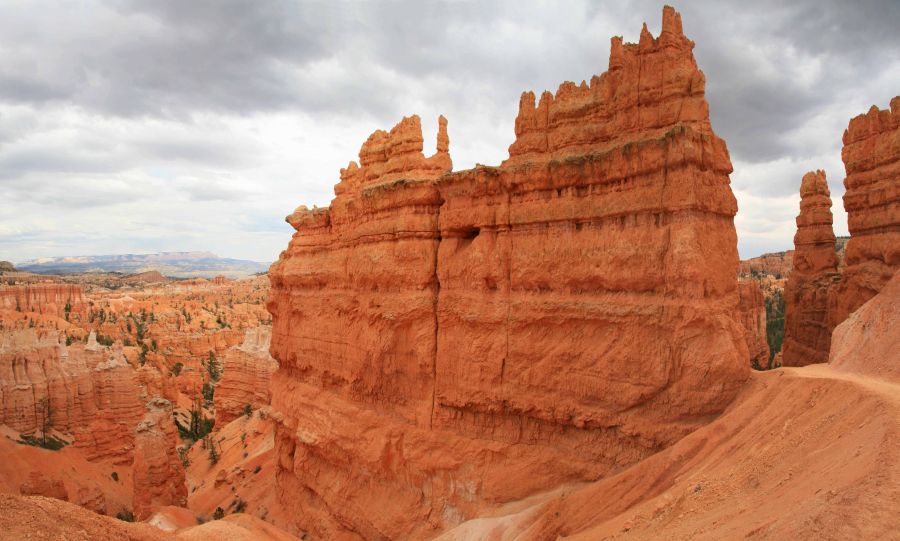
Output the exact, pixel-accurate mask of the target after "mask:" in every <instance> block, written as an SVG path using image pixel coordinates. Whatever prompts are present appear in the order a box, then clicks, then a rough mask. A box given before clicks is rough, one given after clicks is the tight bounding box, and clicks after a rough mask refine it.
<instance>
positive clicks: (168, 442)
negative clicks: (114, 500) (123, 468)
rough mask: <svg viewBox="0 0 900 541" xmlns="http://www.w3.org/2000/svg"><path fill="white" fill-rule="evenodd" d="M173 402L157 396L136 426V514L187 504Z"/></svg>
mask: <svg viewBox="0 0 900 541" xmlns="http://www.w3.org/2000/svg"><path fill="white" fill-rule="evenodd" d="M172 411H173V407H172V404H171V402H169V401H168V400H165V399H163V398H159V397H155V398H153V399H151V400H150V401H149V402H148V403H147V414H146V415H145V416H144V419H143V420H142V421H141V422H140V423H139V424H138V425H137V428H136V429H135V450H134V469H133V472H134V498H133V502H134V516H135V517H136V518H137V519H138V520H144V519H145V518H147V517H149V516H150V515H151V514H152V512H153V511H154V510H156V509H157V508H159V507H161V506H166V505H175V506H182V507H183V506H185V505H187V486H186V485H185V482H184V468H183V467H182V465H181V459H180V458H179V456H178V453H177V452H176V451H175V446H176V445H177V443H178V431H177V430H176V429H175V423H174V421H173V420H172Z"/></svg>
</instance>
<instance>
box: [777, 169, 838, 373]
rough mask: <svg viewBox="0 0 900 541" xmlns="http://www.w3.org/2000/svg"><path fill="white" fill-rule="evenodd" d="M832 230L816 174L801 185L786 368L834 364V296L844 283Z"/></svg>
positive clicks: (787, 302)
mask: <svg viewBox="0 0 900 541" xmlns="http://www.w3.org/2000/svg"><path fill="white" fill-rule="evenodd" d="M831 224H832V215H831V192H830V191H829V190H828V182H827V181H826V179H825V172H824V171H821V170H819V171H811V172H809V173H807V174H805V175H804V176H803V180H802V182H801V184H800V214H799V215H798V216H797V234H796V235H794V261H793V267H794V268H793V270H792V272H791V275H790V277H789V278H788V280H787V283H786V284H785V288H784V310H785V326H784V348H783V349H782V358H783V363H784V366H804V365H807V364H812V363H824V362H828V351H829V349H830V348H831V331H832V327H831V326H830V324H829V320H828V296H829V292H830V291H831V290H832V289H833V288H834V286H835V284H836V283H837V282H838V280H840V275H839V273H838V258H837V255H836V253H835V237H834V231H833V230H832V226H831Z"/></svg>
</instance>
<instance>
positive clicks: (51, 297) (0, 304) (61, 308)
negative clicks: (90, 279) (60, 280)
mask: <svg viewBox="0 0 900 541" xmlns="http://www.w3.org/2000/svg"><path fill="white" fill-rule="evenodd" d="M0 310H19V311H21V312H38V313H40V314H49V315H55V316H57V317H65V316H66V314H67V313H69V312H71V313H77V314H84V313H86V312H87V301H86V300H85V297H84V290H83V289H82V288H81V286H80V285H74V284H41V283H37V284H26V285H12V286H5V285H0Z"/></svg>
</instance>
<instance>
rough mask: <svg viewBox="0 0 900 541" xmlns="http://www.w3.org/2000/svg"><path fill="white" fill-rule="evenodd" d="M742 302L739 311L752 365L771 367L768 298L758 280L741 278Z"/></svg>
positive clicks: (739, 289) (762, 367) (739, 291)
mask: <svg viewBox="0 0 900 541" xmlns="http://www.w3.org/2000/svg"><path fill="white" fill-rule="evenodd" d="M738 293H739V294H740V304H739V305H738V313H739V315H740V320H741V323H742V324H743V326H744V333H745V339H746V341H747V349H748V350H749V351H750V366H752V367H754V368H756V369H757V370H759V369H765V368H768V367H769V343H768V342H767V341H766V299H765V296H764V295H763V291H762V289H761V288H760V287H759V283H758V282H757V281H756V280H739V281H738Z"/></svg>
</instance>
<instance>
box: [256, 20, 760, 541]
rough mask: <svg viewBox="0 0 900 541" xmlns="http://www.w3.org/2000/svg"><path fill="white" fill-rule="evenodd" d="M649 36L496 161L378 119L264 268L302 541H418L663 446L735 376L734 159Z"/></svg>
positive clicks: (281, 456) (730, 392)
mask: <svg viewBox="0 0 900 541" xmlns="http://www.w3.org/2000/svg"><path fill="white" fill-rule="evenodd" d="M692 49H693V42H691V41H690V40H688V39H687V38H686V37H684V35H683V34H682V32H681V21H680V16H679V15H678V14H677V13H675V11H674V10H672V9H671V8H665V9H664V11H663V31H662V34H661V35H660V37H659V38H656V39H654V38H653V37H652V36H651V35H650V34H649V32H647V30H646V28H645V29H644V31H643V32H642V35H641V41H640V44H637V45H632V44H623V43H622V41H621V39H620V38H614V39H613V40H612V51H611V54H610V71H609V72H608V73H605V74H604V75H602V76H599V77H594V78H593V79H592V81H591V84H590V85H588V84H586V83H582V85H580V86H577V85H574V84H572V83H564V84H563V85H561V86H560V88H559V90H558V91H557V93H556V95H551V94H550V93H545V94H544V95H543V96H542V98H541V100H540V103H539V104H538V105H537V106H535V104H534V95H533V94H531V93H526V94H524V95H523V97H522V100H521V102H520V112H519V116H518V118H517V120H516V136H517V137H516V141H515V142H514V143H513V144H512V146H511V147H510V158H509V159H508V160H506V161H505V162H504V163H503V165H502V166H500V167H477V168H476V169H473V170H469V171H462V172H458V173H452V174H448V171H449V169H450V157H449V154H447V148H448V139H447V137H446V127H445V126H446V124H445V122H444V121H443V120H442V121H441V129H440V133H439V137H438V148H437V151H438V152H437V154H436V155H435V156H433V157H431V158H426V157H424V155H422V153H421V149H422V138H421V130H420V129H419V126H418V124H419V121H418V118H417V117H411V118H407V119H404V120H403V121H402V122H401V123H400V124H398V126H397V127H395V128H394V129H393V130H391V132H390V134H387V133H385V132H376V133H375V134H373V135H372V137H370V138H369V140H368V141H367V142H366V143H365V144H364V145H363V147H362V149H361V151H360V164H361V165H360V166H357V165H356V164H355V163H352V162H351V164H350V166H349V167H348V168H347V169H344V170H342V171H341V182H340V184H338V185H337V186H336V187H335V194H336V198H335V199H334V200H333V202H332V204H331V206H330V207H329V208H327V209H313V210H308V209H306V208H305V207H299V208H298V209H297V210H296V211H295V212H294V213H293V214H292V215H291V216H289V217H288V218H287V221H288V222H289V223H290V224H291V225H292V226H294V228H295V229H297V232H296V233H295V234H294V237H293V239H292V240H291V243H290V246H289V247H288V250H286V251H285V252H283V253H282V255H281V257H280V259H279V261H278V262H276V263H275V264H274V265H273V266H272V269H271V271H270V277H271V280H272V288H273V289H272V295H271V298H270V302H269V310H270V311H271V313H272V314H273V321H274V323H273V325H274V327H273V337H272V345H271V351H272V354H273V356H274V357H275V358H276V359H278V361H279V364H280V367H281V368H280V370H279V371H278V372H276V374H275V376H274V378H273V384H272V385H273V393H272V394H273V406H274V409H276V410H278V411H279V412H281V414H282V415H281V416H279V417H278V419H277V420H278V421H279V423H278V425H277V426H278V428H277V442H276V445H277V452H278V462H279V464H278V468H279V471H278V474H277V479H278V484H279V486H278V490H279V491H280V495H281V499H282V500H283V501H288V502H291V503H292V504H293V505H294V506H295V507H296V509H295V510H296V513H295V517H296V518H295V520H296V521H298V523H299V524H300V525H302V527H303V528H307V529H311V530H312V531H313V532H314V533H315V534H316V535H319V536H321V537H324V538H334V537H338V536H341V535H345V536H348V537H353V536H359V537H363V538H380V537H387V538H396V537H403V536H424V535H427V534H428V532H431V531H432V530H434V529H442V528H446V527H449V526H452V525H454V524H457V523H459V522H460V521H462V520H464V519H465V518H467V517H472V516H474V515H475V514H477V513H478V512H480V511H483V510H484V508H485V506H491V505H496V504H500V503H503V502H508V501H512V500H518V499H520V498H523V497H526V496H528V495H530V494H534V493H535V492H538V491H541V490H546V489H547V488H549V487H552V486H557V485H560V484H562V483H565V482H569V481H577V480H589V479H596V478H598V477H600V476H602V475H604V474H606V473H607V472H609V471H611V470H612V469H613V468H616V467H623V466H627V465H629V464H632V463H634V462H636V461H638V460H640V459H642V458H644V457H646V456H649V455H650V454H653V453H655V452H656V451H658V450H659V449H661V448H663V447H665V446H667V445H669V444H671V443H672V442H674V441H676V440H677V439H678V438H680V437H681V436H683V435H684V434H686V433H688V432H690V431H691V430H694V429H695V428H697V427H698V426H700V425H702V424H703V423H705V422H707V421H708V420H709V419H710V418H711V416H713V415H715V414H717V413H718V412H721V411H722V410H723V409H724V408H725V406H726V405H728V403H729V402H730V401H731V400H732V398H733V397H734V396H735V394H736V393H737V391H738V389H739V388H740V386H741V385H742V383H743V381H744V379H745V378H746V377H747V373H748V370H749V355H748V351H747V345H746V343H745V340H744V332H743V330H742V329H741V326H740V323H738V322H737V321H736V320H735V319H734V318H735V314H736V311H737V307H738V293H737V282H736V273H737V270H738V258H737V250H736V235H735V230H734V225H733V217H734V214H735V212H736V208H737V207H736V202H735V199H734V196H733V195H732V193H731V190H730V188H729V180H728V174H729V173H730V172H731V163H730V160H729V157H728V152H727V149H726V147H725V143H724V141H722V140H721V139H719V138H718V137H716V136H715V134H714V133H713V132H712V129H711V127H710V124H709V118H708V111H707V104H706V101H705V98H704V77H703V74H702V73H701V72H700V71H699V70H698V69H697V66H696V63H695V61H694V58H693V54H692Z"/></svg>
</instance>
